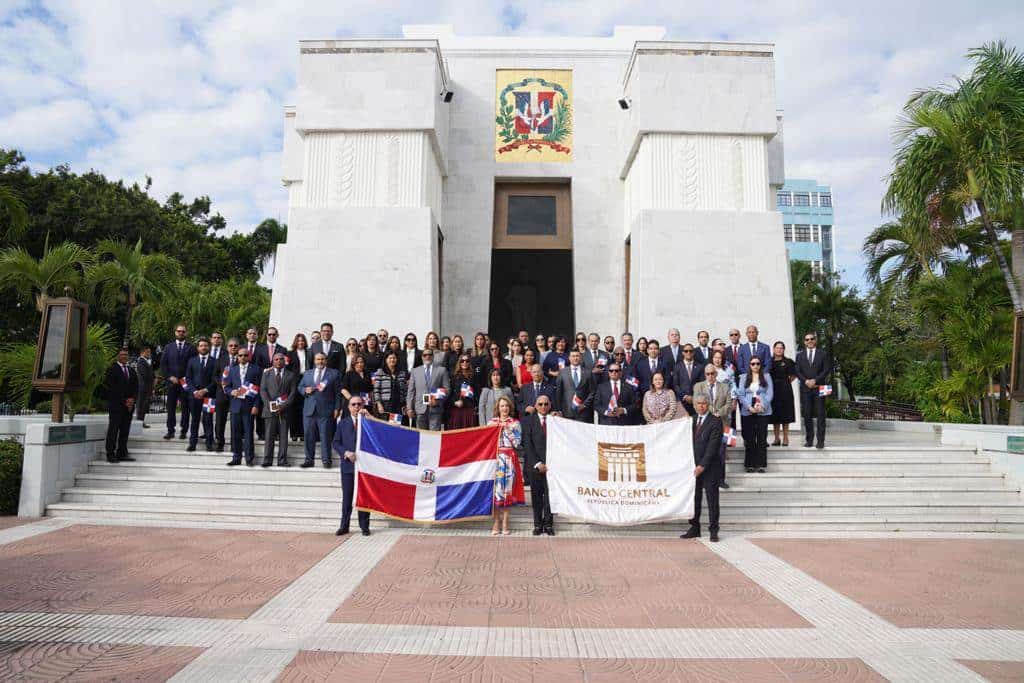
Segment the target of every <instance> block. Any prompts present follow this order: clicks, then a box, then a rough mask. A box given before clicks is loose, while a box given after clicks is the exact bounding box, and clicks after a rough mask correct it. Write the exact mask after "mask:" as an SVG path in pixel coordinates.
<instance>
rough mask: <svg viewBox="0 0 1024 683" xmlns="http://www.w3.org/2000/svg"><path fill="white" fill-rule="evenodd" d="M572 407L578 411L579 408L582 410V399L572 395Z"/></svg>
mask: <svg viewBox="0 0 1024 683" xmlns="http://www.w3.org/2000/svg"><path fill="white" fill-rule="evenodd" d="M572 407H573V408H575V409H576V410H579V409H580V408H582V407H583V399H581V398H580V397H579V396H577V395H576V394H573V395H572Z"/></svg>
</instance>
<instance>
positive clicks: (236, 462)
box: [228, 460, 242, 467]
mask: <svg viewBox="0 0 1024 683" xmlns="http://www.w3.org/2000/svg"><path fill="white" fill-rule="evenodd" d="M241 464H242V461H241V460H228V467H235V466H236V465H241Z"/></svg>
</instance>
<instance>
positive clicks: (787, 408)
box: [769, 341, 796, 446]
mask: <svg viewBox="0 0 1024 683" xmlns="http://www.w3.org/2000/svg"><path fill="white" fill-rule="evenodd" d="M770 374H771V376H772V385H773V389H774V391H773V392H772V416H771V420H769V421H770V422H771V424H772V431H774V432H775V441H774V442H772V445H773V446H778V445H780V441H779V430H780V429H781V430H782V441H781V445H783V446H788V445H789V425H791V424H793V423H794V422H796V404H795V402H794V400H793V380H794V379H796V363H795V362H794V361H793V359H792V358H789V357H787V356H786V345H785V344H784V343H782V342H780V341H777V342H775V343H774V344H772V369H771V370H770Z"/></svg>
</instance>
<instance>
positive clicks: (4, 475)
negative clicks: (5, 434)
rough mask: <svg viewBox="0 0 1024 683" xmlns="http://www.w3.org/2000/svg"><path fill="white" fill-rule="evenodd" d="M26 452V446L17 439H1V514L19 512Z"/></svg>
mask: <svg viewBox="0 0 1024 683" xmlns="http://www.w3.org/2000/svg"><path fill="white" fill-rule="evenodd" d="M24 453H25V448H24V447H23V446H22V445H21V444H20V443H18V442H17V441H14V440H13V439H12V440H7V441H0V515H16V514H18V497H19V496H20V495H21V461H22V457H23V456H24Z"/></svg>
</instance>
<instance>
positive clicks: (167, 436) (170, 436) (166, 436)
mask: <svg viewBox="0 0 1024 683" xmlns="http://www.w3.org/2000/svg"><path fill="white" fill-rule="evenodd" d="M173 438H174V432H167V433H166V434H164V441H170V440H171V439H173Z"/></svg>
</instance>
